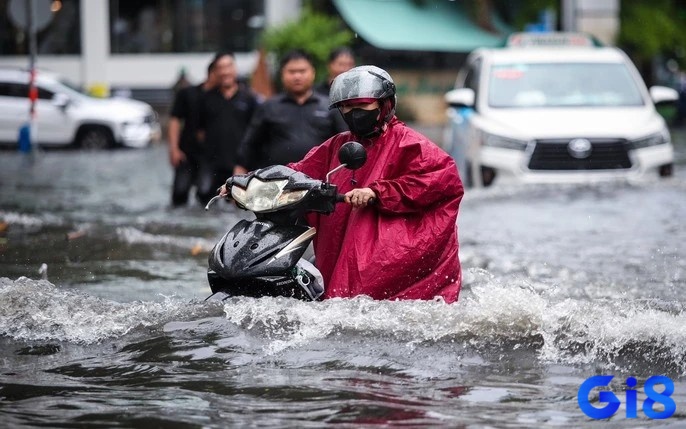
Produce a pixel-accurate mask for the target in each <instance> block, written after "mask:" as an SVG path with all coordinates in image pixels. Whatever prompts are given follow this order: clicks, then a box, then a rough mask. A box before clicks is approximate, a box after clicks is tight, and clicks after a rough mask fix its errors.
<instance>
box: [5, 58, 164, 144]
mask: <svg viewBox="0 0 686 429" xmlns="http://www.w3.org/2000/svg"><path fill="white" fill-rule="evenodd" d="M28 82H29V73H28V71H26V70H21V69H0V143H4V144H8V143H9V144H17V141H18V135H19V130H20V128H21V127H23V126H24V125H25V124H26V123H27V122H28V120H29V109H30V101H29V98H28V92H29V91H28ZM35 84H36V86H37V88H38V99H37V100H36V104H35V120H34V125H35V127H34V130H35V131H34V132H35V135H34V136H32V143H35V144H38V145H40V146H45V147H48V146H50V147H57V146H66V145H75V146H77V147H84V148H91V149H102V148H107V147H112V146H115V145H122V146H127V147H136V148H140V147H145V146H147V145H148V144H149V143H150V142H151V141H152V140H156V139H159V138H160V125H159V121H158V119H157V114H156V113H155V111H154V110H153V109H152V107H151V106H150V105H148V104H146V103H143V102H141V101H137V100H131V99H125V98H93V97H90V96H88V95H85V94H83V93H81V92H79V91H77V90H76V89H74V88H73V87H71V86H70V85H69V84H67V83H66V82H65V81H64V80H63V79H61V78H60V77H59V76H58V75H56V74H54V73H50V72H45V71H37V72H36V78H35Z"/></svg>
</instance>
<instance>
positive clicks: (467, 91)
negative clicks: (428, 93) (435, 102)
mask: <svg viewBox="0 0 686 429" xmlns="http://www.w3.org/2000/svg"><path fill="white" fill-rule="evenodd" d="M475 98H476V94H475V93H474V90H473V89H471V88H458V89H453V90H452V91H448V92H446V93H445V102H446V103H448V105H450V106H451V107H474V100H475Z"/></svg>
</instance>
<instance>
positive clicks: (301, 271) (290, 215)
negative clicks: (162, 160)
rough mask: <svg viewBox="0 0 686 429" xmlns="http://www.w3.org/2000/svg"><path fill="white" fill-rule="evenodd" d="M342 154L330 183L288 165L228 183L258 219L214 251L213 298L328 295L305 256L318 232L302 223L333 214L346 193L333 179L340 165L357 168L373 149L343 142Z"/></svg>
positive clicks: (236, 230) (232, 232)
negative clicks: (316, 214) (312, 214)
mask: <svg viewBox="0 0 686 429" xmlns="http://www.w3.org/2000/svg"><path fill="white" fill-rule="evenodd" d="M338 155H339V160H340V162H341V165H340V166H339V167H337V168H336V169H334V170H333V171H331V172H330V173H329V174H327V180H326V181H325V182H322V181H321V180H316V179H312V178H310V177H308V176H307V175H305V174H303V173H300V172H297V171H295V170H292V169H290V168H288V167H285V166H282V165H275V166H270V167H266V168H262V169H260V170H257V171H254V172H251V173H248V174H244V175H237V176H233V177H232V178H230V179H229V180H228V181H227V188H228V190H229V192H230V195H231V199H233V200H234V201H235V202H236V204H237V205H238V206H239V207H241V208H243V209H245V210H249V211H251V212H253V213H254V214H255V219H253V220H251V221H248V220H245V219H242V220H240V221H238V222H237V223H236V224H235V225H234V226H233V227H232V228H231V229H230V230H229V231H228V232H227V233H226V234H224V236H223V237H222V238H221V239H220V240H219V242H218V243H217V244H216V245H215V246H214V248H213V249H212V251H211V252H210V256H209V260H208V264H209V268H208V270H207V279H208V281H209V283H210V288H211V290H212V295H211V296H210V297H209V298H212V299H219V300H223V299H226V298H228V297H231V296H250V297H255V298H259V297H262V296H286V297H292V298H297V299H301V300H305V301H314V300H316V299H318V298H319V297H320V296H321V295H322V294H323V293H324V287H325V285H324V282H323V279H322V275H321V273H320V272H319V270H318V269H317V268H316V267H315V266H314V265H313V264H312V263H311V262H310V261H308V260H305V259H303V258H302V256H303V254H304V253H305V250H306V249H307V246H308V245H309V244H310V242H311V241H312V240H313V239H314V236H315V234H316V233H317V231H316V229H315V228H313V227H310V226H308V225H306V224H304V223H303V222H302V216H303V215H304V214H305V213H307V212H319V213H331V212H333V211H334V209H335V208H336V203H339V202H343V201H344V197H343V195H341V194H338V192H337V188H336V185H332V184H331V183H329V180H328V178H329V177H330V175H331V174H334V173H335V172H336V171H337V170H339V169H340V168H348V169H351V170H356V169H358V168H360V167H362V165H364V163H365V161H366V160H367V152H366V151H365V149H364V147H363V146H362V145H361V144H360V143H357V142H348V143H346V144H344V145H343V146H341V149H340V150H339V154H338ZM218 198H220V197H219V196H217V197H215V198H213V199H212V201H210V202H209V203H208V204H207V207H206V209H209V207H210V205H211V204H212V203H213V202H214V201H215V200H216V199H218ZM209 298H208V299H209Z"/></svg>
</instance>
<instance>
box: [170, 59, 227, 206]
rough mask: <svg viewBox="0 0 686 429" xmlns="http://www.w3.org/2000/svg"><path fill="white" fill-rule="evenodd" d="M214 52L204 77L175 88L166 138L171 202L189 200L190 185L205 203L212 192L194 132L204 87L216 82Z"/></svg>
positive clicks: (206, 164) (205, 155)
mask: <svg viewBox="0 0 686 429" xmlns="http://www.w3.org/2000/svg"><path fill="white" fill-rule="evenodd" d="M218 59H220V57H219V55H217V56H215V57H214V59H213V60H212V61H211V62H210V64H209V66H208V67H207V78H206V79H205V81H204V82H203V83H201V84H199V85H193V86H186V87H184V88H181V89H179V90H178V91H177V93H176V95H175V97H174V103H173V104H172V109H171V114H170V116H171V117H170V118H169V125H168V133H167V140H168V143H169V163H170V164H171V165H172V167H173V168H174V183H173V185H172V206H174V207H178V206H183V205H185V204H186V203H188V195H189V194H190V191H191V188H192V187H193V186H194V185H195V186H196V197H197V199H198V201H200V203H201V204H203V205H204V204H206V201H205V200H206V199H207V196H208V195H209V196H210V198H211V194H212V193H213V192H214V190H215V189H213V188H212V187H211V186H212V182H211V170H209V168H208V167H209V165H208V161H207V154H206V153H205V151H204V150H203V147H202V146H201V145H200V143H199V142H198V138H197V132H198V124H199V120H200V113H199V112H200V105H201V100H202V98H203V97H204V95H205V93H207V91H210V90H211V89H213V88H214V87H215V86H216V85H217V84H218V76H217V73H216V65H217V60H218Z"/></svg>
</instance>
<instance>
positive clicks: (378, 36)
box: [334, 0, 503, 52]
mask: <svg viewBox="0 0 686 429" xmlns="http://www.w3.org/2000/svg"><path fill="white" fill-rule="evenodd" d="M459 3H460V2H459V1H448V0H423V1H421V0H334V4H335V5H336V8H337V9H338V11H339V12H340V14H341V17H343V19H344V20H345V22H346V23H347V24H348V25H349V26H350V28H351V29H352V30H353V31H355V32H357V34H358V35H359V36H360V37H362V38H363V39H364V40H365V41H367V42H369V43H370V44H371V45H373V46H376V47H377V48H382V49H393V50H406V51H440V52H469V51H471V50H473V49H475V48H478V47H495V46H499V45H502V41H503V36H502V35H496V34H492V33H489V32H488V31H485V30H483V29H481V28H480V27H479V26H477V25H476V24H475V23H474V22H472V21H471V20H470V18H469V16H468V15H467V13H466V12H465V10H464V8H463V7H462V5H461V4H459Z"/></svg>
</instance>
